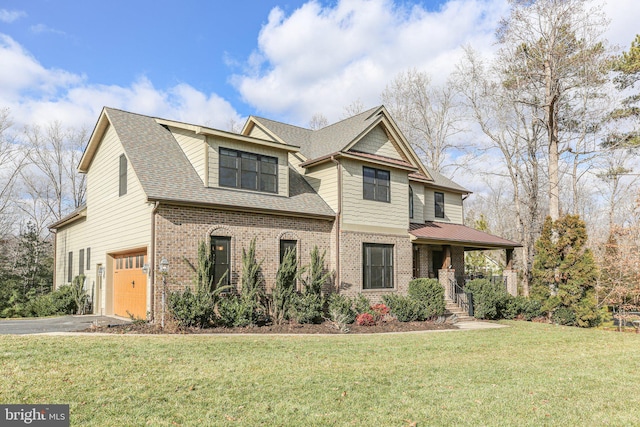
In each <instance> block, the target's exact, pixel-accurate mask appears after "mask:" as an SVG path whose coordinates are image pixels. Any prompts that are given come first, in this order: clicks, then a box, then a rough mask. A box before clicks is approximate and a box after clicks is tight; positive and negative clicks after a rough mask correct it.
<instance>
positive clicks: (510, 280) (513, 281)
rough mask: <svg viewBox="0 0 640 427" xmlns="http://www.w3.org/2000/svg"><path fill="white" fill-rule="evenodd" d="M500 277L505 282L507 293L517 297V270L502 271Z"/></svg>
mask: <svg viewBox="0 0 640 427" xmlns="http://www.w3.org/2000/svg"><path fill="white" fill-rule="evenodd" d="M502 275H503V276H504V277H505V278H506V280H507V292H509V293H510V294H511V295H513V296H514V297H515V296H518V270H503V271H502Z"/></svg>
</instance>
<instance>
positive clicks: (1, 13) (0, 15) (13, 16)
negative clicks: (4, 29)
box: [0, 9, 27, 24]
mask: <svg viewBox="0 0 640 427" xmlns="http://www.w3.org/2000/svg"><path fill="white" fill-rule="evenodd" d="M25 16H27V13H26V12H24V11H22V10H7V9H0V21H2V22H6V23H8V24H10V23H12V22H14V21H17V20H18V19H20V18H23V17H25Z"/></svg>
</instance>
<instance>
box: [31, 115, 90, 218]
mask: <svg viewBox="0 0 640 427" xmlns="http://www.w3.org/2000/svg"><path fill="white" fill-rule="evenodd" d="M25 135H26V138H27V141H28V143H29V151H28V153H27V157H28V158H29V160H30V167H29V168H28V169H26V170H25V171H24V173H23V178H24V179H25V183H26V187H27V190H28V191H27V194H29V195H31V196H34V197H38V198H40V199H41V202H42V203H44V205H45V207H46V209H47V211H48V214H49V215H50V218H51V219H52V220H54V221H57V220H59V219H60V218H62V217H63V216H64V215H66V214H67V213H69V212H70V211H72V210H73V209H75V208H78V207H80V206H82V205H83V204H84V203H85V196H86V181H85V180H86V176H85V175H84V174H79V173H78V171H77V169H76V168H77V166H78V163H79V161H80V157H81V156H82V147H83V145H84V142H85V140H86V138H87V132H86V131H84V130H75V129H66V130H65V129H63V128H62V126H61V124H60V123H59V122H54V123H52V124H50V125H49V126H47V127H46V128H45V130H44V131H43V130H42V129H41V128H40V127H39V126H28V127H26V129H25ZM23 211H24V212H29V211H28V210H23ZM34 219H35V218H34Z"/></svg>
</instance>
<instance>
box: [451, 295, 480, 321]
mask: <svg viewBox="0 0 640 427" xmlns="http://www.w3.org/2000/svg"><path fill="white" fill-rule="evenodd" d="M445 303H446V305H445V311H444V315H445V316H446V317H447V320H448V319H449V318H450V317H452V316H454V317H453V319H454V322H469V321H473V320H475V319H474V318H473V317H471V316H469V314H468V313H467V312H466V311H464V310H463V309H461V308H460V307H459V306H458V304H456V303H454V302H453V301H452V300H450V299H448V298H447V299H445Z"/></svg>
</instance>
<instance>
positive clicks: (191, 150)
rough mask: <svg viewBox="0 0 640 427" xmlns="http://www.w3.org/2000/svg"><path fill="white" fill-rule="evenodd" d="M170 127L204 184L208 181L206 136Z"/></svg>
mask: <svg viewBox="0 0 640 427" xmlns="http://www.w3.org/2000/svg"><path fill="white" fill-rule="evenodd" d="M170 129H171V133H172V134H173V137H174V138H175V139H176V141H178V144H179V145H180V148H181V149H182V151H183V152H184V154H185V155H186V156H187V159H189V162H191V164H192V165H193V168H194V169H195V170H196V172H198V176H199V177H200V179H201V180H202V183H203V185H204V183H205V182H206V170H205V167H206V163H205V155H206V152H207V147H206V144H205V137H204V136H203V135H196V134H195V133H194V132H192V131H189V130H185V129H178V128H170Z"/></svg>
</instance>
